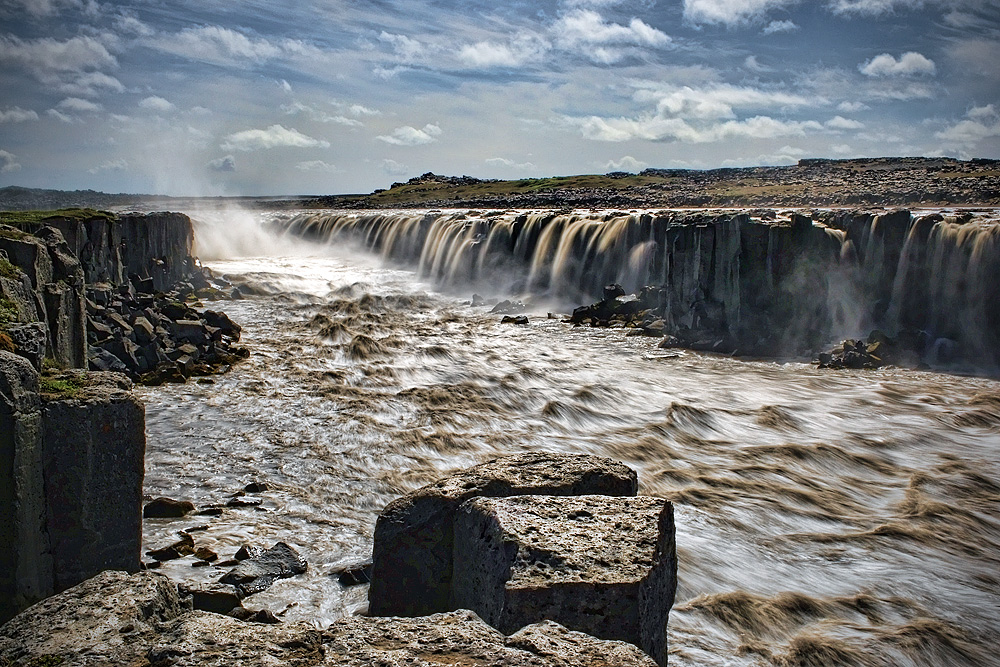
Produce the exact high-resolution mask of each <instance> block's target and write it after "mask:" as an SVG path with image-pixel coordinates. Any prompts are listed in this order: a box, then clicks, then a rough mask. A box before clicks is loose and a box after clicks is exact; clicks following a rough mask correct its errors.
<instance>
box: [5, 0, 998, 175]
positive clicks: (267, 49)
mask: <svg viewBox="0 0 1000 667" xmlns="http://www.w3.org/2000/svg"><path fill="white" fill-rule="evenodd" d="M0 86H2V91H3V94H2V98H0V186H4V185H24V186H29V187H53V188H64V189H85V188H93V189H96V190H104V191H110V192H143V193H153V192H155V193H163V194H174V195H219V194H228V195H237V194H325V193H346V192H368V191H370V190H372V189H374V188H377V187H386V186H387V185H389V184H390V183H392V182H393V181H397V180H405V179H406V178H409V177H411V176H414V175H417V174H420V173H423V172H425V171H434V172H437V173H442V174H454V175H460V174H468V175H471V176H478V177H488V178H521V177H528V176H549V175H568V174H578V173H602V172H606V171H613V170H625V171H638V170H641V169H643V168H645V167H647V166H651V167H688V168H714V167H722V166H751V165H759V164H791V163H794V162H795V161H796V160H797V159H799V158H800V157H834V158H836V157H864V156H884V155H949V156H954V157H960V158H971V157H991V158H1000V0H815V1H811V2H810V1H806V0H548V1H542V2H520V1H516V0H515V1H513V2H506V3H497V2H483V1H482V0H467V1H464V2H458V1H456V0H406V1H397V0H372V1H369V2H361V1H360V0H298V1H296V2H291V3H276V2H263V1H261V0H250V1H240V0H197V1H193V0H192V1H191V2H187V1H184V0H181V1H169V2H152V1H151V0H132V1H130V2H119V3H102V2H99V1H98V0H0Z"/></svg>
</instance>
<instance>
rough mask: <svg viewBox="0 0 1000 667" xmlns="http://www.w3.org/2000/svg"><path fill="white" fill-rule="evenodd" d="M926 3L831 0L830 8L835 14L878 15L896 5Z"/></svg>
mask: <svg viewBox="0 0 1000 667" xmlns="http://www.w3.org/2000/svg"><path fill="white" fill-rule="evenodd" d="M945 1H947V0H945ZM924 4H925V2H924V0H831V2H830V9H831V10H833V12H834V13H835V14H867V15H878V14H888V13H890V12H893V11H895V10H896V7H900V8H902V9H917V8H919V7H922V6H923V5H924Z"/></svg>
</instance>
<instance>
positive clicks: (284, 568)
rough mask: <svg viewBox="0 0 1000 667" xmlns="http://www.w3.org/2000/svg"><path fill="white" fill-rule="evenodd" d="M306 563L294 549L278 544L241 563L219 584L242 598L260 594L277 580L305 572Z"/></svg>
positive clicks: (224, 576) (281, 543)
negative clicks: (233, 590) (229, 585)
mask: <svg viewBox="0 0 1000 667" xmlns="http://www.w3.org/2000/svg"><path fill="white" fill-rule="evenodd" d="M306 567H307V565H306V561H305V559H304V558H302V556H300V555H299V554H298V552H297V551H295V549H293V548H292V547H290V546H288V545H287V544H285V543H284V542H278V543H277V544H275V545H274V546H273V547H271V548H270V549H268V550H267V551H265V552H263V553H260V554H256V555H254V556H253V557H252V558H248V559H246V560H244V561H242V562H241V563H240V564H239V565H237V566H236V567H234V568H233V569H232V570H230V571H229V572H227V573H226V574H225V575H223V577H222V578H221V579H219V583H221V584H231V585H233V586H235V587H236V590H237V591H238V592H239V594H240V595H241V596H242V597H246V596H248V595H253V594H254V593H260V592H261V591H265V590H267V589H268V588H270V587H271V584H273V583H274V582H275V581H276V580H277V579H285V578H288V577H293V576H295V575H296V574H302V573H303V572H305V571H306Z"/></svg>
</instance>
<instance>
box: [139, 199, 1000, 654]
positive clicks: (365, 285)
mask: <svg viewBox="0 0 1000 667" xmlns="http://www.w3.org/2000/svg"><path fill="white" fill-rule="evenodd" d="M191 215H192V217H193V218H194V219H195V220H196V223H197V224H196V230H197V231H196V233H197V234H198V240H199V250H198V252H199V253H200V254H201V256H202V258H203V260H205V262H206V264H207V265H209V266H211V267H212V268H213V269H215V270H216V271H218V272H221V273H225V274H229V275H231V276H234V277H238V279H239V280H245V281H249V282H250V283H251V284H253V285H255V286H256V287H257V291H259V292H261V293H262V294H263V295H262V296H257V297H252V298H248V299H244V300H239V301H232V302H225V303H215V304H211V307H214V308H217V309H222V310H225V311H226V312H227V313H228V314H229V315H230V316H231V317H232V318H233V319H234V320H235V321H237V322H240V323H242V324H243V326H244V338H243V342H244V343H245V344H246V345H247V346H248V347H249V348H250V349H251V351H252V356H251V357H250V359H249V360H248V361H246V362H245V363H243V364H241V365H239V366H238V367H236V368H235V369H234V370H233V371H231V372H230V373H228V374H227V375H223V376H217V377H216V378H215V382H214V384H195V383H189V384H187V385H183V386H168V387H160V388H151V389H142V390H140V391H141V393H142V398H143V399H144V400H145V401H146V405H147V408H146V420H147V433H148V445H147V456H146V482H145V485H146V489H145V490H146V493H147V494H150V495H167V496H171V497H175V498H181V499H189V500H192V501H193V502H195V504H197V505H200V506H204V505H208V504H213V503H224V502H225V501H226V500H227V499H228V498H229V497H230V496H231V495H232V494H234V493H236V492H238V491H239V490H240V489H242V488H243V487H244V485H246V484H247V483H249V482H251V481H261V482H264V483H265V484H266V485H267V487H268V490H267V491H266V492H264V493H262V494H260V495H261V497H262V498H263V505H262V506H261V507H259V508H234V509H228V510H226V511H225V512H224V513H223V514H222V515H221V516H219V517H208V516H205V517H188V518H187V519H184V520H147V521H146V522H145V525H144V539H145V542H146V548H153V547H159V546H164V545H165V544H167V543H169V542H171V541H173V539H174V534H175V532H176V531H177V530H180V529H183V528H190V527H195V526H199V525H204V526H207V529H205V530H202V531H198V532H195V533H193V534H194V536H195V540H196V542H197V544H198V545H204V546H207V547H209V548H212V549H214V550H215V551H217V552H218V553H219V554H220V556H221V557H222V558H228V557H230V556H231V555H232V554H233V553H234V552H235V551H236V549H237V548H238V547H239V546H240V545H242V544H247V543H249V544H258V545H263V546H270V545H271V544H273V543H274V542H276V541H278V540H283V541H285V542H288V543H289V544H292V545H293V546H294V547H295V548H296V549H298V550H299V551H300V553H302V554H303V555H304V556H305V557H306V558H307V560H308V561H309V564H310V566H309V571H308V573H307V574H306V575H303V576H300V577H295V578H292V579H287V580H283V581H279V582H278V583H276V584H275V585H274V586H273V587H272V588H271V589H270V590H269V591H267V592H266V593H262V594H259V595H256V596H254V597H252V598H249V599H248V600H247V601H246V604H247V606H249V607H253V608H258V607H267V608H270V609H272V610H274V611H276V612H283V616H284V618H285V619H289V620H290V619H307V620H310V621H312V622H314V623H316V624H317V625H324V624H328V623H329V622H331V621H332V620H334V619H336V618H337V617H339V616H341V615H345V614H351V613H354V612H355V611H357V610H359V609H361V608H363V607H364V604H365V597H366V589H365V587H360V588H343V587H341V586H340V584H339V583H338V582H337V579H336V577H335V576H331V572H332V571H333V570H335V569H336V568H337V567H338V566H339V565H343V564H350V563H355V562H360V561H362V560H364V559H365V558H367V557H369V555H370V553H371V546H372V543H371V535H372V531H373V528H374V524H375V519H376V516H377V514H378V512H379V510H381V508H382V507H383V506H384V505H385V504H386V503H388V502H389V501H390V500H392V499H393V498H395V497H397V496H399V495H400V494H402V493H405V492H406V491H408V490H411V489H414V488H416V487H418V486H421V485H423V484H426V483H428V482H430V481H433V480H435V479H437V478H439V477H441V476H443V475H446V474H448V473H449V472H451V471H454V470H457V469H460V468H464V467H467V466H469V465H470V464H473V463H476V462H481V461H484V460H488V459H490V458H495V457H497V456H500V455H504V454H510V453H516V452H522V451H538V450H546V451H560V452H585V453H591V454H598V455H603V456H610V457H613V458H616V459H619V460H622V461H624V462H625V463H627V464H628V465H630V466H632V467H634V468H635V469H636V470H638V472H639V481H640V492H641V493H643V494H648V495H655V496H662V497H664V498H667V499H669V500H671V501H672V502H673V503H674V507H675V514H676V522H677V545H678V559H679V583H678V590H677V598H676V603H675V605H674V608H673V610H672V612H671V614H670V623H669V644H670V649H669V651H670V656H669V660H670V664H672V665H691V666H693V665H719V666H722V665H770V664H777V665H828V664H829V665H834V664H838V665H839V664H844V665H855V664H857V665H928V666H931V665H1000V657H998V655H1000V651H998V649H1000V446H998V445H1000V383H998V382H996V381H994V380H991V379H985V378H976V377H961V376H955V375H947V374H939V373H931V372H918V371H909V370H900V369H895V368H888V369H882V370H878V371H820V370H818V369H816V368H815V367H813V366H811V365H810V364H808V363H805V362H804V361H803V362H802V363H790V362H789V363H772V362H747V361H739V360H735V359H730V358H727V357H719V356H711V355H702V354H697V353H692V352H685V351H676V350H660V349H658V348H657V346H656V344H657V342H658V341H657V340H656V339H652V338H644V337H632V336H626V332H625V330H623V329H606V330H595V329H590V328H582V327H581V328H574V327H572V326H571V325H569V324H564V323H562V322H561V321H560V319H558V318H549V317H547V316H546V311H547V310H557V309H560V308H562V309H564V308H565V307H566V306H567V305H568V304H553V303H545V304H537V305H536V309H535V310H534V311H533V312H530V313H529V316H530V322H529V324H528V325H527V326H515V325H509V324H507V325H505V324H501V323H500V317H499V316H498V315H491V314H489V312H488V311H489V308H485V307H472V306H471V305H470V304H469V297H470V296H471V294H469V293H462V291H461V290H459V291H458V293H452V292H441V291H438V290H437V289H436V287H435V285H433V284H426V283H422V282H420V281H419V279H418V278H417V276H416V274H415V273H414V272H413V271H411V270H410V269H408V268H407V267H404V266H396V267H393V266H387V265H384V264H383V263H382V262H381V261H380V260H378V259H376V258H374V257H371V256H368V255H366V254H365V253H363V252H361V251H359V250H356V249H351V248H350V247H346V246H344V245H343V244H338V245H337V246H335V247H329V246H320V245H308V244H305V243H303V242H293V241H291V240H288V239H275V238H272V237H270V236H268V235H267V234H266V232H264V231H263V229H262V228H261V227H259V226H258V223H259V220H258V219H257V218H258V217H260V218H266V217H267V215H266V214H260V215H259V216H258V215H251V214H236V213H232V214H218V213H216V214H211V215H209V214H199V213H197V212H193V213H192V214H191ZM211 257H214V258H215V259H207V258H211ZM498 296H500V295H498ZM208 305H209V304H206V306H208ZM164 570H165V571H166V572H167V573H168V574H169V575H171V576H172V577H174V578H176V579H179V580H183V581H188V582H199V581H211V580H215V579H218V577H220V576H221V574H222V571H221V570H219V569H217V568H214V567H207V568H205V567H202V568H195V567H192V560H191V559H190V558H188V559H181V560H178V561H172V562H170V563H167V564H165V567H164Z"/></svg>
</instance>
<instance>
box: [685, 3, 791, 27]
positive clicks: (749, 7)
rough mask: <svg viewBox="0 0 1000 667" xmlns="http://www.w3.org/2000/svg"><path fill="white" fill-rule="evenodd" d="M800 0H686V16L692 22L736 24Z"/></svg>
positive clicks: (757, 17)
mask: <svg viewBox="0 0 1000 667" xmlns="http://www.w3.org/2000/svg"><path fill="white" fill-rule="evenodd" d="M797 1H798V0H684V18H685V19H687V20H688V21H690V22H692V23H722V24H727V25H734V24H738V23H745V22H747V21H752V20H756V19H759V18H760V17H762V16H764V15H765V14H766V13H767V12H769V11H771V10H772V9H779V8H781V7H785V6H787V5H792V4H796V3H797Z"/></svg>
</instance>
